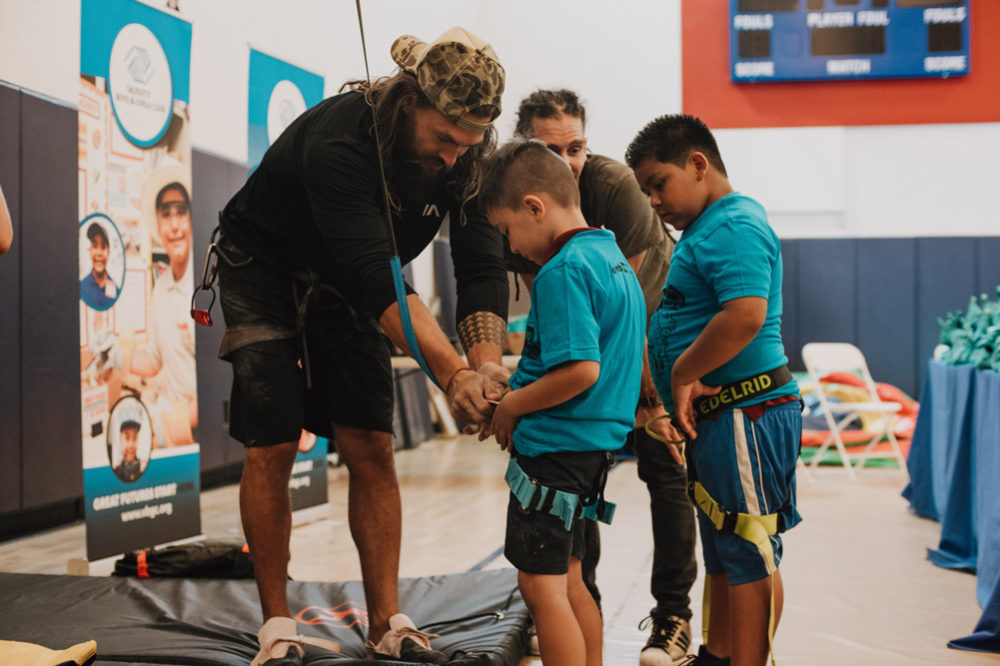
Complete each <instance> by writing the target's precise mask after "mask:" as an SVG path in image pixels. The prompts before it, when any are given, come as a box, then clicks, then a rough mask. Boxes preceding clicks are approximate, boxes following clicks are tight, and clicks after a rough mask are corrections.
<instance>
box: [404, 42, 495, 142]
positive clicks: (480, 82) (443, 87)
mask: <svg viewBox="0 0 1000 666" xmlns="http://www.w3.org/2000/svg"><path fill="white" fill-rule="evenodd" d="M391 52H392V59H393V60H395V61H396V64H397V65H399V66H400V67H401V68H402V69H403V70H404V71H407V72H410V73H412V74H414V75H416V77H417V84H418V85H419V86H420V89H421V90H422V91H423V92H424V94H425V95H427V98H428V99H430V101H431V104H433V105H434V108H436V109H437V110H438V111H440V112H441V113H442V114H444V117H445V118H447V119H448V120H450V121H451V122H453V123H454V124H456V125H458V126H459V127H461V128H463V129H467V130H471V131H473V132H485V131H486V130H487V129H489V127H490V125H492V124H493V121H494V120H496V117H497V116H499V115H500V96H501V95H502V94H503V86H504V71H503V67H502V66H501V65H500V61H499V60H498V59H497V54H496V52H494V51H493V47H492V46H490V45H489V44H487V43H486V42H485V41H483V40H482V39H480V38H479V37H477V36H475V35H473V34H472V33H471V32H469V31H468V30H466V29H465V28H457V27H456V28H452V29H451V30H449V31H447V32H445V33H444V34H443V35H441V36H440V37H438V38H437V39H435V40H434V41H433V42H431V43H430V44H427V43H426V42H422V41H420V40H419V39H417V38H416V37H412V36H410V35H403V36H402V37H400V38H399V39H397V40H396V41H395V42H393V44H392V49H391ZM482 106H487V107H493V113H492V115H491V117H490V122H488V123H477V122H474V121H472V120H469V119H468V118H466V117H465V116H466V115H467V114H468V113H469V112H470V111H472V110H474V109H477V108H479V107H482Z"/></svg>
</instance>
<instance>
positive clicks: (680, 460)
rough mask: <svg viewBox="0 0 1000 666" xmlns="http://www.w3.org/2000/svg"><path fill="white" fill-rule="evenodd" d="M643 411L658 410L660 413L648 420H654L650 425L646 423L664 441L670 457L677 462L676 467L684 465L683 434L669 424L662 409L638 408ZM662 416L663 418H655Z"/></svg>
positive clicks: (668, 419)
mask: <svg viewBox="0 0 1000 666" xmlns="http://www.w3.org/2000/svg"><path fill="white" fill-rule="evenodd" d="M640 409H642V410H643V411H653V409H655V410H658V411H659V412H660V413H659V414H656V415H654V416H651V417H650V419H656V420H655V421H653V422H652V423H649V421H647V422H646V423H648V424H649V429H650V430H651V431H653V432H654V433H655V434H657V435H659V436H660V437H662V438H663V440H664V446H666V447H667V450H668V451H670V457H671V458H673V459H674V460H675V461H677V464H678V465H683V464H684V454H683V453H682V452H683V446H684V441H685V438H684V433H682V432H681V431H680V430H678V429H677V428H675V427H674V424H673V423H671V422H670V418H668V416H667V413H666V412H665V411H664V410H663V407H655V408H652V409H645V408H642V407H640ZM659 416H662V417H663V418H657V417H659Z"/></svg>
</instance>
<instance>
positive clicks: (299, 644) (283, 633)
mask: <svg viewBox="0 0 1000 666" xmlns="http://www.w3.org/2000/svg"><path fill="white" fill-rule="evenodd" d="M297 630H298V625H297V624H296V622H295V620H293V619H292V618H290V617H272V618H271V619H270V620H268V621H267V622H265V623H264V626H262V627H261V628H260V632H259V633H258V634H257V639H258V640H259V641H260V652H258V653H257V656H256V657H254V659H253V661H251V662H250V666H300V665H301V664H302V657H304V656H305V646H306V645H314V646H316V647H321V648H323V649H324V650H329V651H330V652H340V645H339V644H337V643H336V642H335V641H328V640H326V639H323V638H311V637H308V636H303V635H302V634H297V633H296V631H297Z"/></svg>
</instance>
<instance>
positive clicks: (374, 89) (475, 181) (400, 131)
mask: <svg viewBox="0 0 1000 666" xmlns="http://www.w3.org/2000/svg"><path fill="white" fill-rule="evenodd" d="M340 89H341V91H343V90H353V91H356V92H360V93H361V94H363V95H364V96H365V101H366V102H368V105H369V106H370V107H372V108H373V109H374V110H375V120H376V122H377V123H378V132H379V139H380V141H381V144H382V145H381V146H380V149H381V152H382V164H383V166H384V168H385V177H386V182H387V183H388V185H389V202H390V205H391V206H392V207H393V209H394V210H395V211H396V212H399V211H400V210H401V204H400V201H399V196H398V195H397V192H398V191H399V190H400V189H401V187H400V185H401V184H400V183H394V182H393V175H394V173H395V172H396V170H395V169H394V168H393V161H394V158H395V157H397V156H398V152H397V151H396V150H395V148H396V144H397V142H398V141H400V139H402V138H405V137H406V135H407V132H406V126H405V123H406V122H407V117H406V114H405V113H404V111H403V106H404V103H405V102H407V101H408V100H409V101H412V102H413V104H414V106H415V107H416V108H420V109H430V108H434V106H433V105H432V104H431V102H430V100H429V99H427V96H426V95H424V93H423V92H422V91H421V90H420V86H419V85H418V84H417V78H416V76H414V75H413V74H411V73H409V72H404V71H400V72H398V73H397V74H395V75H394V76H385V77H382V78H380V79H376V80H375V81H372V82H371V84H369V83H368V81H366V80H364V79H356V80H353V81H348V82H347V83H345V84H344V85H343V86H341V88H340ZM473 114H474V115H475V110H474V111H473ZM483 117H484V118H486V119H489V118H491V117H492V113H491V112H490V110H489V109H487V108H486V107H484V112H483ZM373 131H374V130H373ZM496 144H497V132H496V129H495V128H494V127H493V126H490V128H489V129H488V130H486V132H485V134H484V135H483V140H482V141H481V142H480V143H478V144H477V145H475V146H472V147H471V148H469V149H468V150H467V151H465V153H464V154H463V155H462V156H461V157H459V158H458V161H456V162H455V166H454V167H453V168H452V169H451V170H450V171H449V172H448V176H447V181H446V182H447V185H448V187H449V188H451V189H452V190H453V191H454V192H455V194H456V196H457V197H458V199H459V201H460V202H462V204H463V210H462V214H461V220H460V223H461V224H464V223H465V211H464V204H465V203H466V202H467V201H468V200H469V199H472V198H473V197H475V196H476V195H477V194H478V193H479V185H480V182H481V178H482V160H483V158H484V157H486V156H487V155H489V154H490V153H491V152H492V151H493V149H494V148H496Z"/></svg>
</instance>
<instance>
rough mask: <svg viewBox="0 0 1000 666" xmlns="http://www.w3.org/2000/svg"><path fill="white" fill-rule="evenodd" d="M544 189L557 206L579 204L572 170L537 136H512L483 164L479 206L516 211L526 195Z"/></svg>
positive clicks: (567, 206)
mask: <svg viewBox="0 0 1000 666" xmlns="http://www.w3.org/2000/svg"><path fill="white" fill-rule="evenodd" d="M537 192H545V193H546V194H548V195H549V196H550V197H552V199H553V201H555V202H556V203H557V204H558V205H560V206H563V207H566V208H569V207H571V206H579V205H580V189H579V188H578V187H577V184H576V180H575V179H574V178H573V172H572V171H570V170H569V167H567V166H566V163H565V162H563V161H562V160H561V159H560V158H559V157H558V156H557V155H556V154H555V153H553V152H552V151H551V150H549V149H548V148H547V147H546V146H545V144H544V143H542V142H541V141H538V140H537V139H531V140H528V141H525V140H523V139H520V140H518V139H515V140H514V141H510V142H508V143H506V144H504V145H503V146H501V147H500V148H499V149H497V151H496V152H494V153H493V154H492V155H491V156H490V157H489V159H487V160H486V164H485V165H484V167H483V185H482V187H481V189H480V190H479V206H480V209H481V210H482V211H484V212H488V211H490V210H493V209H496V208H507V209H510V210H517V209H518V208H519V207H520V205H521V199H522V198H523V197H524V195H526V194H531V193H537Z"/></svg>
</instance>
